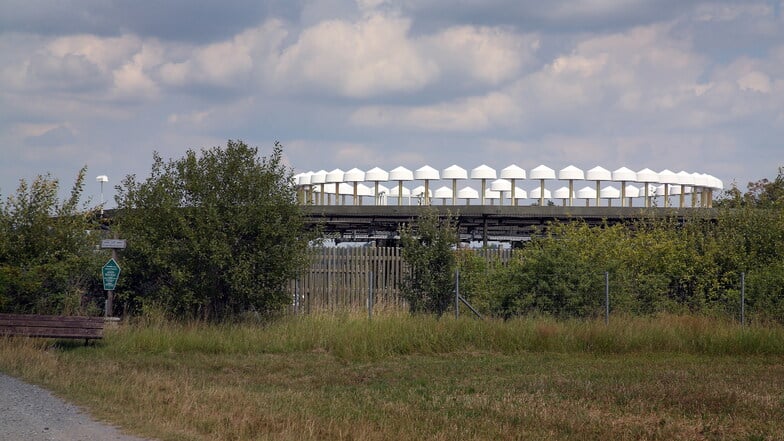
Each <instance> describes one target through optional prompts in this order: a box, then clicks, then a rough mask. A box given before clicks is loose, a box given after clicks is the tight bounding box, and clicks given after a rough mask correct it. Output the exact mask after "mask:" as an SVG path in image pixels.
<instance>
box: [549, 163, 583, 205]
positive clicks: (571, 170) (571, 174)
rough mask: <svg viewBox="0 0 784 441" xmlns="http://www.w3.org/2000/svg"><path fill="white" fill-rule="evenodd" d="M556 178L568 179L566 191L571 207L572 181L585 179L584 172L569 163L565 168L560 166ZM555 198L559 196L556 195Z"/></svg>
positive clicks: (572, 201) (572, 200) (572, 196)
mask: <svg viewBox="0 0 784 441" xmlns="http://www.w3.org/2000/svg"><path fill="white" fill-rule="evenodd" d="M558 179H560V180H562V181H569V188H568V192H569V206H570V207H571V206H572V204H573V203H574V181H575V180H583V179H585V173H584V172H583V171H582V170H580V169H579V168H577V167H575V166H573V165H570V166H568V167H566V168H562V169H561V170H560V171H559V172H558ZM556 199H559V198H558V197H557V196H556Z"/></svg>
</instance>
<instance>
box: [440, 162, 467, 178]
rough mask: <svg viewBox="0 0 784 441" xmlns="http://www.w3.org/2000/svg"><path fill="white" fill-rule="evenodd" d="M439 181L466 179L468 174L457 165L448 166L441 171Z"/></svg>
mask: <svg viewBox="0 0 784 441" xmlns="http://www.w3.org/2000/svg"><path fill="white" fill-rule="evenodd" d="M441 179H468V172H467V171H466V169H464V168H463V167H460V166H458V165H456V164H455V165H450V166H449V167H447V168H445V169H444V170H442V171H441Z"/></svg>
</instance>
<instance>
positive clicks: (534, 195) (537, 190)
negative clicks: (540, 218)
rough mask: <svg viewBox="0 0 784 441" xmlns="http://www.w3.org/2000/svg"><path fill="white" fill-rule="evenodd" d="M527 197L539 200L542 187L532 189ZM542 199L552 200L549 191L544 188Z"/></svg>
mask: <svg viewBox="0 0 784 441" xmlns="http://www.w3.org/2000/svg"><path fill="white" fill-rule="evenodd" d="M528 196H530V198H531V199H540V198H541V197H542V187H536V188H534V189H533V190H531V193H529V194H528ZM544 198H545V199H551V198H552V193H551V192H550V190H548V189H546V188H545V189H544Z"/></svg>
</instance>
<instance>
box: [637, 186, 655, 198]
mask: <svg viewBox="0 0 784 441" xmlns="http://www.w3.org/2000/svg"><path fill="white" fill-rule="evenodd" d="M640 196H643V197H645V186H644V185H643V186H641V187H640ZM654 196H656V186H655V185H649V186H648V197H654Z"/></svg>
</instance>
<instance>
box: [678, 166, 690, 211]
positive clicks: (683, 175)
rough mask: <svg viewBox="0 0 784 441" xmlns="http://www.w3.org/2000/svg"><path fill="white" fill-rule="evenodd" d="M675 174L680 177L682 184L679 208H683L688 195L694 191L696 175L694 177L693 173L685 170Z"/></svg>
mask: <svg viewBox="0 0 784 441" xmlns="http://www.w3.org/2000/svg"><path fill="white" fill-rule="evenodd" d="M675 176H677V177H678V184H679V185H680V186H681V193H680V197H679V198H678V208H683V207H685V206H686V195H687V194H689V193H691V192H692V191H693V190H692V187H693V186H694V177H692V175H691V173H689V172H686V171H683V170H681V171H679V172H678V173H676V174H675Z"/></svg>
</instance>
